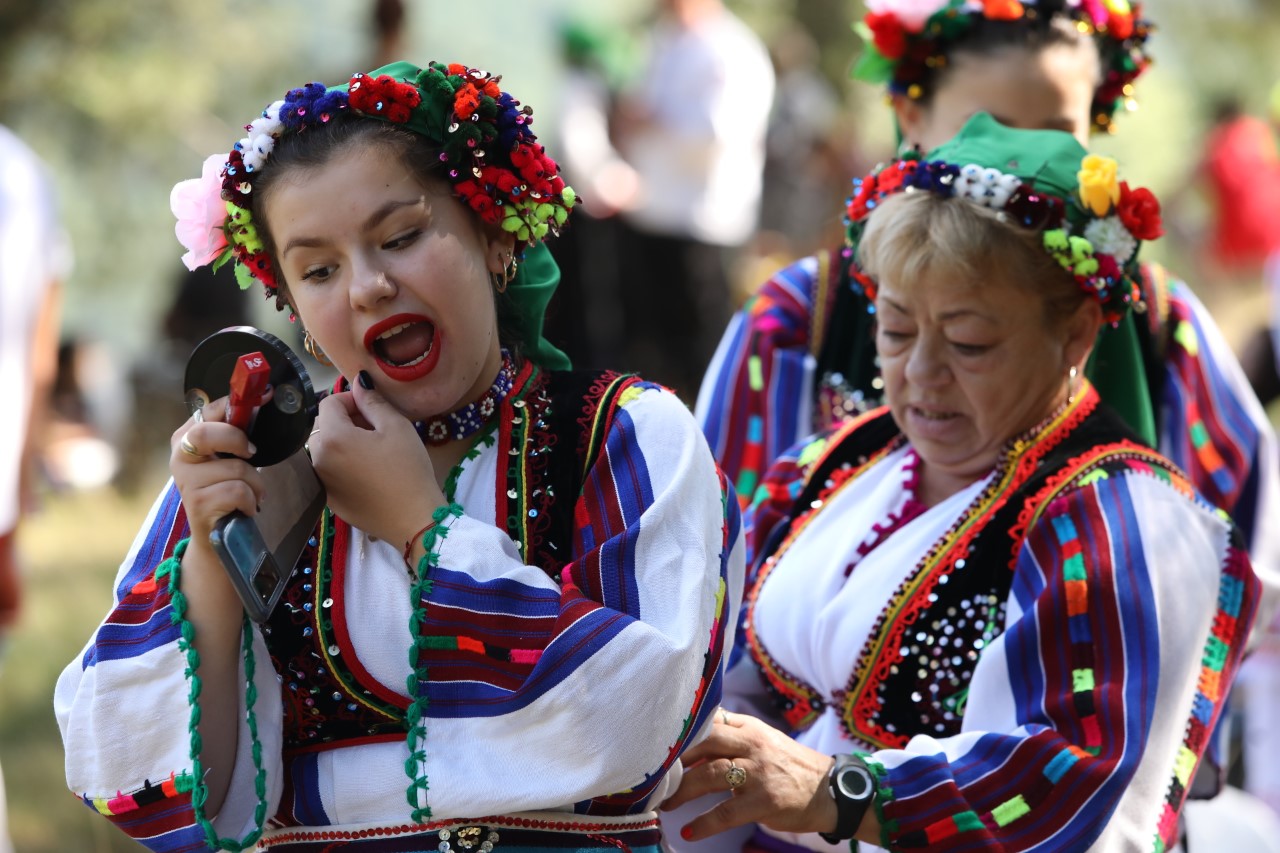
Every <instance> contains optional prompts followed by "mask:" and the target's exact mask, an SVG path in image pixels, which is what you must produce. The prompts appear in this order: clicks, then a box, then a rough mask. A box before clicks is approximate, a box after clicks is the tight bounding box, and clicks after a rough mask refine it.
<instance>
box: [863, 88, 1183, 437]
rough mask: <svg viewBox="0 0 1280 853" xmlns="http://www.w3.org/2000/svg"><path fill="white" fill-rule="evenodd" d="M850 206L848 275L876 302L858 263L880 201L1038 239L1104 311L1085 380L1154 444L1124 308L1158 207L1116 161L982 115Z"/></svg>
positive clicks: (875, 179)
mask: <svg viewBox="0 0 1280 853" xmlns="http://www.w3.org/2000/svg"><path fill="white" fill-rule="evenodd" d="M854 187H855V192H854V195H853V197H852V198H851V199H850V200H849V203H848V206H847V210H846V212H847V218H846V225H847V228H848V232H847V234H848V244H849V246H850V247H851V248H852V249H853V253H852V254H853V261H852V263H851V268H850V276H851V278H852V279H853V281H854V282H856V283H857V284H858V285H859V286H861V287H862V288H863V289H864V290H865V291H866V292H867V295H868V296H869V297H870V298H872V299H874V298H875V282H874V281H873V280H871V279H870V277H868V276H867V275H866V274H865V273H863V272H862V270H861V269H860V268H859V267H858V265H857V257H856V256H857V246H858V242H859V241H860V239H861V236H862V232H863V230H864V229H865V227H866V222H867V219H868V217H870V216H871V215H872V213H873V212H874V210H875V208H876V207H878V206H879V203H880V201H881V200H882V199H884V198H885V197H887V196H889V195H892V194H894V193H897V192H902V191H921V190H924V191H928V192H932V193H934V194H937V195H940V196H942V197H944V198H955V199H961V200H964V201H965V202H968V203H971V204H975V205H979V206H983V207H987V208H989V209H992V210H995V211H997V212H999V213H1000V214H1001V217H1002V218H1003V219H1004V221H1006V222H1008V223H1010V224H1011V225H1012V226H1014V227H1021V228H1027V229H1030V230H1034V231H1039V232H1041V233H1042V235H1043V239H1042V245H1043V247H1044V249H1045V251H1046V252H1047V253H1048V254H1049V255H1050V256H1051V257H1053V258H1054V259H1055V260H1056V261H1058V263H1059V264H1060V265H1061V266H1062V267H1063V269H1064V270H1066V271H1067V272H1068V273H1071V274H1072V275H1073V277H1074V278H1075V279H1076V282H1077V284H1079V285H1080V287H1081V288H1082V289H1083V290H1084V291H1085V292H1086V293H1087V294H1088V295H1089V296H1090V297H1092V298H1094V299H1096V300H1098V302H1099V303H1100V304H1101V305H1102V309H1103V315H1104V317H1105V319H1106V320H1107V325H1106V326H1104V328H1103V331H1102V333H1101V334H1100V335H1099V338H1098V341H1097V343H1096V345H1095V348H1094V352H1093V355H1092V356H1091V358H1090V361H1089V365H1088V367H1087V369H1086V373H1087V374H1088V375H1089V378H1090V379H1091V381H1093V382H1094V384H1095V386H1097V388H1098V391H1099V393H1100V394H1101V395H1102V397H1103V399H1104V400H1105V401H1106V402H1107V403H1108V404H1109V405H1111V406H1112V407H1113V408H1114V409H1116V410H1118V411H1119V412H1120V414H1121V415H1122V416H1123V417H1124V419H1125V420H1126V422H1128V424H1129V426H1130V427H1131V428H1132V429H1133V430H1134V431H1135V432H1137V433H1138V435H1139V436H1140V437H1141V438H1142V439H1143V440H1144V441H1146V442H1147V443H1148V444H1149V445H1152V446H1154V445H1155V441H1156V435H1155V415H1154V411H1153V407H1152V403H1151V394H1150V388H1149V387H1148V384H1147V378H1146V370H1145V366H1144V363H1143V360H1142V350H1141V347H1140V345H1139V340H1138V333H1137V327H1136V325H1135V323H1134V319H1133V317H1132V314H1131V312H1130V311H1129V308H1130V307H1132V305H1134V304H1135V303H1139V302H1140V301H1141V290H1140V285H1139V275H1140V274H1139V270H1138V264H1137V250H1138V245H1139V242H1140V241H1141V240H1149V239H1154V238H1155V237H1158V236H1160V233H1161V228H1160V214H1159V204H1158V202H1156V201H1155V197H1154V196H1153V195H1151V193H1150V192H1148V191H1147V190H1145V189H1137V190H1134V189H1130V188H1129V186H1128V184H1126V183H1124V182H1122V181H1120V180H1119V178H1118V176H1117V167H1116V163H1115V161H1114V160H1111V159H1109V158H1106V157H1100V156H1098V155H1091V154H1089V152H1088V151H1087V150H1086V149H1085V148H1084V147H1083V146H1082V145H1081V144H1080V143H1079V141H1077V140H1076V139H1075V138H1074V137H1073V136H1071V135H1070V134H1068V133H1064V132H1062V131H1054V130H1019V129H1016V128H1010V127H1006V126H1005V125H1002V124H1000V123H999V122H998V121H996V120H995V119H994V118H992V117H991V116H990V115H988V114H987V113H978V114H976V115H974V116H973V117H972V118H971V119H969V121H968V122H967V123H966V124H965V126H964V127H963V128H962V129H961V131H960V133H958V134H957V135H956V136H955V137H953V138H952V139H950V140H948V141H947V142H945V143H943V144H942V145H939V146H938V147H937V148H935V149H933V150H932V151H930V152H928V153H927V154H925V155H923V157H921V156H920V155H917V154H911V155H909V156H907V157H904V158H902V159H899V160H896V161H894V162H892V163H888V164H885V165H883V166H881V167H879V168H877V169H876V170H875V171H874V172H873V173H872V174H870V175H868V176H867V177H866V178H864V179H862V180H861V181H855V184H854Z"/></svg>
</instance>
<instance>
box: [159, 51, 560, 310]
mask: <svg viewBox="0 0 1280 853" xmlns="http://www.w3.org/2000/svg"><path fill="white" fill-rule="evenodd" d="M500 80H501V78H500V77H496V76H493V75H490V74H489V73H488V72H485V71H479V70H477V69H473V68H468V67H467V66H465V65H458V64H449V65H446V64H444V63H440V62H432V63H429V64H428V65H427V67H426V68H418V67H417V66H414V65H411V64H409V63H407V62H399V63H395V64H394V65H388V66H386V67H384V68H380V69H378V70H377V71H373V72H370V73H369V74H356V75H355V76H353V77H352V78H351V79H350V80H349V81H348V82H347V83H345V84H343V85H340V86H334V87H332V88H326V87H325V86H324V84H322V83H308V84H306V85H305V86H302V87H301V88H298V89H292V90H290V91H289V92H288V93H287V94H286V95H285V96H284V98H283V99H282V100H279V101H276V102H275V103H273V104H271V105H270V106H268V107H267V108H266V109H265V110H263V111H262V115H261V116H260V117H259V118H256V119H254V120H253V121H252V122H250V123H249V124H247V125H245V130H246V131H247V132H248V135H247V136H245V137H244V138H243V139H241V140H240V141H239V142H237V143H236V144H235V147H234V148H232V149H231V153H230V154H228V155H220V154H218V155H213V156H212V157H210V158H209V159H207V160H206V161H205V163H204V169H203V171H202V175H201V177H200V178H195V179H191V180H187V181H182V182H181V183H179V184H178V185H176V186H175V187H174V188H173V193H172V195H171V196H170V207H171V208H172V209H173V213H174V216H176V217H177V219H178V223H177V225H176V227H175V231H176V233H177V235H178V240H179V242H181V243H182V245H183V246H184V247H186V248H187V250H188V251H187V253H186V254H185V255H183V257H182V261H183V263H185V264H186V265H187V268H188V269H193V270H194V269H196V268H198V267H201V266H204V265H205V264H209V263H213V264H214V267H215V269H216V268H217V267H220V266H221V265H222V264H224V263H226V262H227V261H229V260H235V261H236V262H237V263H236V278H237V279H238V280H239V282H240V286H241V288H248V287H250V286H251V283H252V281H253V280H254V279H257V280H258V281H259V282H261V283H262V284H263V286H264V287H266V290H267V295H268V296H269V297H270V296H274V295H276V294H277V291H278V287H279V284H278V282H277V281H276V277H275V271H274V268H273V266H272V263H271V258H270V256H269V255H268V253H267V251H266V246H265V244H264V243H263V240H262V235H261V234H260V232H259V230H258V225H257V224H256V223H255V222H254V220H253V214H252V212H251V209H250V208H251V200H252V198H253V185H254V180H255V178H257V176H258V175H260V174H262V171H263V169H264V168H266V167H267V166H268V165H269V164H270V161H271V152H272V151H273V150H274V148H275V145H276V141H277V140H279V139H280V138H281V137H282V136H284V135H286V134H289V133H299V132H302V131H305V130H306V129H307V128H308V127H311V126H314V125H320V124H325V123H327V122H329V121H331V120H332V119H334V118H335V117H337V116H339V115H342V114H344V113H350V114H355V115H360V116H366V117H369V118H375V119H380V120H383V121H387V122H390V123H392V124H397V125H400V126H402V127H405V128H407V129H409V130H412V131H414V132H416V133H419V134H421V135H423V136H425V137H427V138H428V139H430V140H431V141H432V142H434V143H436V144H438V145H439V147H440V155H439V156H440V162H441V164H442V166H443V168H444V172H445V174H446V175H447V176H448V179H449V182H450V183H451V185H452V188H453V193H454V195H456V196H457V197H458V198H459V199H461V200H462V201H463V202H464V203H466V204H467V205H468V206H469V207H470V208H471V209H472V210H473V211H475V213H476V214H477V215H478V216H479V217H480V218H481V219H482V220H484V221H485V222H488V223H492V224H494V225H499V226H501V227H502V229H503V230H505V231H507V232H509V233H511V234H512V235H514V236H515V239H516V241H517V243H518V244H522V245H524V246H528V245H532V244H534V243H537V242H538V241H540V240H542V239H543V238H544V237H546V236H548V235H554V234H557V233H558V232H559V230H560V228H561V227H562V226H563V225H564V224H565V221H566V220H567V219H568V218H569V212H570V211H571V210H572V209H573V206H574V205H575V204H576V203H577V196H576V194H575V193H574V191H573V189H572V188H570V187H568V186H566V185H565V183H564V180H563V179H561V177H560V176H559V167H558V166H557V165H556V163H555V161H553V160H552V159H551V158H550V157H548V156H547V154H546V149H544V148H543V147H542V146H541V145H539V144H537V137H536V136H535V135H534V133H533V131H532V130H531V129H530V127H529V124H530V122H531V121H532V113H533V111H532V109H531V108H529V107H522V106H521V105H520V102H519V101H517V100H516V99H515V98H513V97H511V95H509V94H507V93H506V92H503V91H502V90H501V89H500V88H499V87H498V84H499V81H500Z"/></svg>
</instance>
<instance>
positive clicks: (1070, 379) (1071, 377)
mask: <svg viewBox="0 0 1280 853" xmlns="http://www.w3.org/2000/svg"><path fill="white" fill-rule="evenodd" d="M1079 374H1080V371H1079V370H1077V369H1076V366H1075V365H1074V364H1073V365H1071V369H1069V370H1068V371H1067V403H1068V404H1070V403H1074V402H1075V401H1076V377H1077V376H1078V375H1079Z"/></svg>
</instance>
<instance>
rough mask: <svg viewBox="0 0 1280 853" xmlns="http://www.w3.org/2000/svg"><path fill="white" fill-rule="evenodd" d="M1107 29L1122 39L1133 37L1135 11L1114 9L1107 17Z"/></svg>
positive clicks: (1115, 36)
mask: <svg viewBox="0 0 1280 853" xmlns="http://www.w3.org/2000/svg"><path fill="white" fill-rule="evenodd" d="M1107 31H1108V32H1109V33H1111V35H1112V36H1113V37H1114V38H1117V39H1119V40H1120V41H1124V40H1125V39H1127V38H1129V37H1131V36H1132V35H1133V13H1132V12H1127V13H1126V12H1115V11H1112V12H1111V13H1110V15H1109V17H1108V18H1107Z"/></svg>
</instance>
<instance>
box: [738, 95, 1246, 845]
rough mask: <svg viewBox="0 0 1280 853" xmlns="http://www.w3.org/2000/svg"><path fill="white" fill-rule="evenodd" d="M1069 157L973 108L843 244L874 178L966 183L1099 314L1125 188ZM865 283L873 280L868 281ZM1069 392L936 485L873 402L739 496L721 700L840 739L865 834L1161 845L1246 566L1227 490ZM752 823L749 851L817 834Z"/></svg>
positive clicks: (1130, 264) (972, 195)
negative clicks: (852, 766)
mask: <svg viewBox="0 0 1280 853" xmlns="http://www.w3.org/2000/svg"><path fill="white" fill-rule="evenodd" d="M1072 149H1074V150H1076V151H1077V152H1078V153H1077V154H1075V155H1071V154H1070V152H1071V150H1072ZM1084 154H1085V152H1084V149H1082V148H1080V146H1079V144H1078V143H1076V142H1075V140H1074V139H1073V138H1072V137H1070V136H1069V135H1067V134H1064V133H1059V132H1054V131H1016V130H1011V129H1008V128H1004V127H1002V126H1001V125H999V124H998V123H997V122H995V120H994V119H992V118H991V117H990V116H988V115H986V114H979V115H977V116H975V117H974V118H973V119H971V120H970V121H969V123H968V124H966V126H965V128H964V129H963V130H962V131H961V132H960V134H959V135H958V136H957V137H955V139H953V140H952V141H950V142H948V143H946V144H944V145H943V146H941V147H939V148H938V149H936V150H935V151H933V152H931V153H930V154H929V155H926V156H925V157H923V158H918V157H908V158H905V159H902V160H898V161H895V162H893V163H890V164H888V165H886V166H884V167H883V168H882V169H881V170H879V171H878V172H876V173H874V174H873V175H871V176H868V178H867V179H866V182H867V183H866V184H864V186H866V185H868V184H869V185H870V187H871V188H870V189H869V190H867V192H866V193H865V194H860V198H861V202H860V205H859V207H858V208H857V210H856V211H855V212H854V213H853V214H852V217H851V218H852V219H853V222H852V226H851V233H852V239H853V240H854V241H855V242H856V240H857V239H858V237H859V235H860V234H861V229H862V228H863V227H864V225H865V221H866V219H867V217H868V215H869V211H870V210H871V209H873V208H874V207H875V205H876V204H878V203H879V201H880V200H881V199H883V198H885V197H886V196H887V195H889V194H892V193H896V192H901V191H904V190H910V191H915V192H931V193H936V194H938V195H941V196H943V197H947V198H955V199H962V200H963V201H964V203H971V204H978V205H984V206H986V207H989V208H992V209H994V210H996V211H999V212H1001V213H1002V214H1003V215H1004V217H1005V221H1007V222H1010V223H1012V224H1013V226H1014V227H1027V228H1030V229H1032V230H1035V231H1041V232H1042V233H1043V240H1042V242H1043V247H1044V249H1045V251H1047V252H1049V253H1050V254H1051V255H1052V256H1053V257H1055V258H1056V259H1057V260H1059V261H1060V262H1061V263H1062V266H1063V267H1064V269H1066V270H1068V271H1069V272H1071V273H1072V274H1073V275H1074V277H1075V279H1076V281H1077V283H1078V284H1079V285H1080V286H1081V287H1082V288H1084V290H1085V291H1086V293H1088V294H1090V295H1091V296H1093V297H1094V298H1096V299H1098V301H1099V302H1100V303H1101V305H1102V309H1103V313H1104V316H1106V317H1109V318H1112V319H1116V318H1118V317H1121V316H1123V312H1124V311H1125V310H1126V309H1128V308H1130V307H1131V306H1132V305H1133V304H1134V302H1135V301H1136V299H1137V289H1136V287H1137V285H1136V281H1135V280H1134V275H1135V272H1136V266H1137V264H1136V250H1137V245H1138V242H1139V238H1140V235H1139V233H1136V232H1135V229H1134V228H1133V227H1132V225H1131V222H1132V220H1128V219H1122V218H1120V217H1119V216H1118V215H1117V214H1116V213H1115V211H1114V206H1115V204H1117V203H1118V201H1117V200H1118V198H1119V197H1122V194H1123V193H1124V192H1134V191H1133V190H1131V189H1129V188H1128V187H1127V186H1126V185H1123V184H1120V183H1119V181H1118V179H1117V177H1116V174H1115V163H1114V161H1110V160H1108V159H1107V158H1101V157H1096V156H1093V155H1090V156H1083V155H1084ZM1082 156H1083V161H1081V159H1080V158H1081V157H1082ZM1041 157H1043V159H1040V158H1041ZM1072 161H1074V163H1076V164H1079V166H1080V168H1079V171H1078V173H1077V174H1076V175H1075V176H1068V174H1067V172H1066V170H1065V169H1064V166H1065V165H1066V163H1068V162H1072ZM997 164H999V165H997ZM1008 164H1017V168H1018V172H1017V173H1016V174H1013V173H1009V172H1005V171H1004V170H1003V169H1002V168H1001V167H1004V168H1010V167H1009V165H1008ZM1122 187H1123V189H1122ZM1068 189H1069V190H1070V191H1069V192H1068V191H1067V190H1068ZM1077 195H1078V197H1077ZM1113 217H1115V218H1116V220H1115V223H1114V224H1109V225H1106V226H1104V227H1102V228H1099V227H1097V226H1096V225H1095V223H1099V222H1107V221H1108V220H1110V219H1112V218H1113ZM1121 232H1124V233H1123V234H1122V233H1121ZM1081 235H1088V236H1087V237H1082V236H1081ZM860 285H861V287H862V289H863V291H864V292H866V293H868V294H869V295H870V296H871V297H872V298H874V295H875V287H876V283H875V282H874V281H873V280H871V279H870V278H869V277H867V276H866V275H865V274H862V275H861V278H860ZM1069 394H1070V396H1068V398H1067V402H1066V403H1065V404H1064V405H1063V406H1062V407H1061V408H1060V409H1058V410H1057V411H1055V412H1053V413H1052V414H1050V415H1049V416H1048V417H1047V418H1045V419H1044V420H1043V421H1041V422H1040V423H1039V424H1037V425H1035V426H1034V427H1032V428H1031V429H1030V430H1028V431H1026V432H1024V433H1022V434H1020V435H1016V436H1013V437H1011V438H1010V439H1009V440H1008V441H1007V442H1006V443H1005V445H1004V447H1003V450H1002V452H1001V455H1000V457H999V459H998V461H997V463H996V464H995V466H994V468H993V469H992V470H991V471H990V472H989V473H988V474H986V475H985V476H982V477H980V478H979V479H977V480H976V481H975V482H972V483H970V484H969V485H968V486H967V487H964V488H962V489H960V490H959V491H958V492H956V493H954V494H952V495H950V496H949V497H946V498H944V499H943V500H941V501H940V502H937V503H935V504H933V505H931V506H929V505H926V504H925V503H924V502H923V501H922V500H920V499H919V497H918V496H917V469H918V466H919V465H920V464H921V462H920V460H919V458H918V457H917V456H916V453H915V450H914V449H913V448H912V446H911V444H910V443H909V441H908V440H907V439H906V437H905V436H904V435H903V434H902V433H901V432H900V430H899V429H898V427H897V425H896V424H895V422H894V420H893V417H892V416H891V415H890V413H889V411H888V409H887V408H877V409H872V410H870V411H868V412H865V413H862V414H860V415H857V416H855V417H853V418H852V419H846V420H845V421H844V422H842V423H841V424H840V425H838V426H836V427H834V428H833V429H832V430H830V431H828V432H826V433H823V434H821V435H820V436H818V437H817V438H815V439H812V440H810V441H809V442H807V443H802V444H801V445H800V446H798V447H797V448H796V449H795V450H794V451H792V452H789V453H787V454H784V455H783V456H782V458H780V459H779V460H778V461H777V462H776V463H775V464H774V465H773V466H772V467H771V468H770V470H769V473H768V475H767V477H766V478H765V480H764V482H763V483H762V485H761V487H760V488H759V489H758V490H757V492H756V501H755V503H754V504H753V506H752V507H751V508H750V510H749V512H748V516H747V536H748V549H749V554H750V557H751V565H752V567H753V568H752V574H751V577H750V578H749V580H748V588H747V595H746V604H745V606H744V614H743V627H742V631H741V633H740V636H739V643H740V653H739V654H738V655H737V657H736V658H735V663H734V666H733V668H732V669H731V671H730V673H729V676H728V677H727V683H728V685H729V688H728V695H727V696H726V705H727V706H728V707H730V708H731V709H734V710H739V709H741V710H750V709H756V710H758V709H760V708H762V707H764V708H766V709H770V708H771V710H766V711H765V714H766V715H767V716H769V717H771V718H772V719H774V721H775V722H776V723H777V724H778V725H780V726H781V727H783V728H784V729H785V730H788V731H790V732H791V733H792V734H793V736H794V737H795V738H796V739H797V740H798V741H800V742H801V743H803V744H805V745H807V746H810V747H812V748H813V749H816V750H819V751H822V752H827V753H848V752H850V751H852V752H855V753H856V754H860V755H862V756H863V758H864V759H865V761H866V763H867V765H868V766H869V767H870V768H871V770H872V772H873V774H874V776H875V778H876V784H877V795H876V802H875V807H876V808H877V810H878V815H879V818H880V822H881V825H882V830H883V831H882V837H881V844H882V845H883V847H884V848H886V849H890V850H911V849H922V850H930V851H945V850H953V849H954V850H962V849H963V850H970V849H979V848H987V847H992V848H995V847H998V848H999V849H1001V850H1006V851H1024V850H1045V851H1047V850H1084V849H1090V850H1098V851H1103V850H1142V849H1146V850H1155V851H1164V850H1168V849H1171V848H1172V847H1173V846H1174V845H1175V844H1176V843H1177V842H1178V839H1179V812H1180V810H1181V808H1182V804H1183V801H1184V799H1185V798H1186V796H1187V793H1188V789H1189V787H1190V782H1191V779H1192V777H1193V775H1194V773H1195V771H1196V769H1197V767H1198V765H1199V764H1200V762H1201V760H1202V758H1203V757H1204V755H1205V753H1206V750H1207V749H1208V748H1209V746H1210V742H1211V740H1212V735H1213V732H1214V728H1215V726H1216V724H1217V721H1218V719H1219V718H1220V716H1221V713H1222V710H1223V708H1224V706H1225V703H1226V696H1227V691H1228V688H1229V686H1230V683H1231V680H1232V679H1233V677H1234V674H1235V671H1236V669H1237V667H1238V665H1239V663H1240V660H1241V658H1242V657H1243V654H1244V649H1245V643H1246V640H1247V638H1248V637H1249V632H1250V629H1251V626H1252V624H1253V621H1254V618H1255V611H1256V607H1257V603H1258V598H1259V593H1260V584H1259V582H1258V580H1257V578H1256V577H1255V575H1254V573H1253V571H1252V569H1251V567H1250V565H1249V559H1248V556H1247V554H1246V552H1245V549H1244V545H1243V540H1242V539H1241V537H1240V534H1239V531H1238V529H1237V528H1236V527H1235V526H1234V525H1233V524H1232V522H1231V520H1230V518H1229V517H1228V516H1227V515H1226V514H1225V513H1224V512H1222V511H1221V510H1218V509H1216V508H1215V507H1213V506H1212V505H1211V504H1209V503H1208V502H1207V501H1206V500H1205V499H1204V498H1203V497H1201V496H1200V495H1198V494H1197V492H1196V490H1195V487H1194V485H1193V484H1192V483H1191V482H1190V481H1189V480H1188V478H1187V476H1186V475H1185V474H1183V473H1182V472H1181V471H1180V470H1179V469H1178V468H1177V467H1176V466H1175V465H1173V464H1172V463H1171V462H1169V461H1168V460H1166V459H1165V458H1164V457H1162V456H1160V455H1159V454H1158V453H1156V452H1155V451H1153V450H1152V449H1150V447H1149V446H1148V445H1147V444H1145V443H1144V442H1143V441H1142V440H1141V439H1140V438H1139V437H1138V435H1137V434H1136V432H1135V431H1134V430H1133V429H1132V428H1130V427H1129V426H1128V424H1127V423H1126V421H1125V420H1124V419H1122V418H1121V417H1120V416H1119V415H1118V414H1117V413H1116V412H1115V411H1114V410H1113V409H1112V408H1111V407H1109V406H1107V405H1106V404H1105V402H1104V401H1103V399H1102V397H1101V395H1100V394H1099V393H1098V390H1097V389H1096V388H1095V387H1094V385H1093V384H1092V383H1091V382H1089V381H1088V380H1080V382H1079V384H1078V385H1076V386H1075V387H1074V389H1073V390H1071V391H1070V392H1069ZM766 697H771V698H772V700H773V701H772V703H770V702H767V701H762V700H764V699H765V698H766ZM762 832H763V830H762ZM767 836H768V837H765V838H762V839H760V841H759V843H760V846H762V847H765V848H766V849H768V848H771V847H772V848H775V849H784V848H785V847H786V845H787V844H800V845H802V846H805V847H809V848H812V849H819V850H826V849H832V848H830V847H829V845H828V844H827V843H826V842H825V841H823V840H821V839H820V838H819V837H818V836H816V835H805V836H795V835H780V834H777V833H767ZM863 849H865V848H863Z"/></svg>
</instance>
